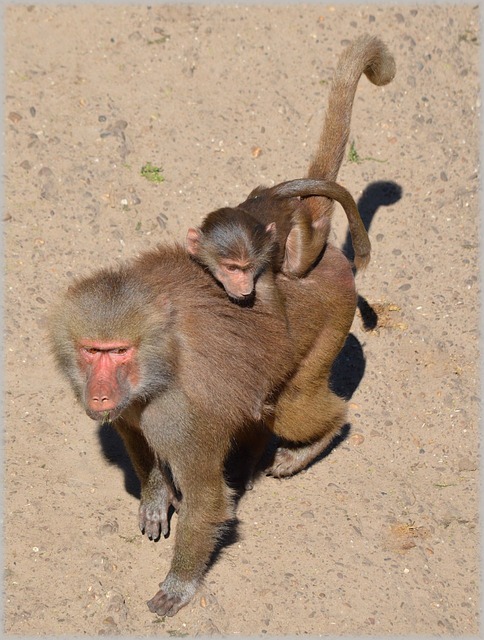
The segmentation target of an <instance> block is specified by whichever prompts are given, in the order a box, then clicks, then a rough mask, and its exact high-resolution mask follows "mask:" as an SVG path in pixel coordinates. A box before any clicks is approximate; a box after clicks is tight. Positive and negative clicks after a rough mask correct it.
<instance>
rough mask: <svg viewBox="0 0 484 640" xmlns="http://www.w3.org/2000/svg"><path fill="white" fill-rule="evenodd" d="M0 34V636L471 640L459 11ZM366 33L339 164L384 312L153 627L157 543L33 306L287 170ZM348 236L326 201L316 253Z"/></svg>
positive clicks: (197, 14)
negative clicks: (0, 606)
mask: <svg viewBox="0 0 484 640" xmlns="http://www.w3.org/2000/svg"><path fill="white" fill-rule="evenodd" d="M5 31H6V62H5V78H6V102H5V132H6V167H5V174H6V177H5V192H6V194H5V202H6V206H5V210H4V232H5V238H6V243H5V255H6V259H5V266H6V277H5V309H6V313H5V330H6V342H5V371H6V374H5V399H4V411H5V461H6V470H5V476H4V480H5V502H4V518H5V528H4V531H5V586H4V594H5V595H4V633H5V634H20V635H32V634H34V635H74V634H80V635H91V636H94V635H98V634H110V635H117V634H121V635H134V636H149V635H155V634H156V635H159V636H186V635H187V636H194V635H197V634H198V635H206V634H214V633H221V634H224V635H227V636H232V635H249V634H256V635H260V634H267V635H282V634H289V635H302V634H310V635H319V634H331V635H342V634H352V635H365V634H384V635H390V634H411V633H416V634H428V635H464V634H466V635H475V634H477V633H478V610H479V532H478V496H477V493H478V479H479V472H478V465H479V462H478V441H479V440H478V414H479V411H478V403H479V398H478V395H479V386H478V358H479V355H478V346H479V340H478V301H479V278H478V255H479V254H478V200H479V198H478V186H479V180H478V125H479V121H478V114H479V110H480V101H479V73H478V56H479V42H478V38H479V31H478V9H477V7H473V6H471V5H459V6H458V7H453V6H412V5H402V6H399V7H387V6H376V5H354V6H349V7H346V8H344V7H331V6H323V5H321V6H318V5H304V4H300V5H293V6H290V7H287V8H284V7H274V6H265V7H263V6H262V7H249V8H244V7H236V6H230V7H203V6H196V7H189V6H163V5H153V6H152V7H148V6H118V7H104V6H100V5H98V6H96V5H87V6H79V7H77V8H76V7H73V6H67V7H62V8H60V7H55V6H40V5H39V6H35V5H33V6H12V7H10V8H8V9H6V10H5ZM363 32H369V33H371V34H376V35H379V36H381V37H382V38H383V39H384V40H385V41H386V42H387V43H388V44H389V45H390V48H391V50H392V51H393V53H394V55H395V57H396V61H397V67H398V72H397V76H396V78H395V80H394V82H393V83H392V84H391V85H389V86H388V87H385V88H376V87H374V86H372V85H370V83H369V82H367V81H366V79H363V80H362V81H361V83H360V86H359V88H358V93H357V98H356V102H355V107H354V112H353V122H352V140H354V149H355V150H356V152H357V154H358V156H359V159H360V161H359V162H355V161H353V162H351V161H350V160H349V159H347V160H345V163H344V165H343V167H342V170H341V172H340V180H341V182H342V183H343V184H344V185H345V186H347V187H348V188H349V189H350V190H351V191H352V192H353V194H354V195H355V198H358V199H359V204H360V209H361V211H362V215H363V217H364V219H365V221H366V223H367V224H368V225H369V231H370V236H371V239H372V243H373V258H372V262H371V264H370V266H369V268H368V269H367V271H366V273H364V274H362V275H359V276H358V287H359V291H360V294H361V296H363V298H364V299H365V300H366V301H367V303H368V304H369V305H370V306H371V307H372V308H373V309H374V311H376V313H377V314H378V326H377V328H376V329H374V330H373V331H365V330H364V327H363V324H362V319H361V317H359V316H357V317H356V318H355V322H354V325H353V328H352V332H351V335H350V337H349V339H348V343H347V346H346V349H345V352H344V354H343V356H342V358H341V359H340V361H339V363H338V377H339V379H340V380H344V381H346V382H345V384H346V388H348V385H350V386H351V394H352V397H351V399H350V420H349V423H350V424H349V428H348V433H347V438H346V439H345V440H344V441H343V442H342V443H341V444H340V445H339V446H337V447H336V448H335V449H334V450H333V451H332V453H331V454H330V455H329V456H327V457H326V458H325V459H323V460H321V461H320V462H319V463H317V464H315V465H314V466H312V467H311V468H310V469H309V470H308V471H307V472H305V473H302V474H300V475H298V476H296V477H294V478H292V479H289V480H285V481H278V480H275V479H272V478H269V477H264V478H262V479H261V480H260V481H259V482H258V483H257V484H256V486H255V488H254V490H253V491H252V492H249V493H247V494H246V495H245V496H244V497H243V499H242V501H241V502H240V504H239V507H238V518H239V519H240V524H239V527H238V533H239V539H238V540H237V541H236V542H235V543H234V544H232V545H230V546H228V547H227V548H225V550H224V551H223V553H222V554H221V555H220V557H219V559H218V561H217V562H216V564H215V565H214V566H213V568H212V569H211V570H210V572H209V573H208V575H207V577H206V581H205V584H204V586H203V588H202V589H201V590H200V591H199V592H198V593H197V595H196V597H195V598H194V600H193V601H192V602H191V603H190V604H189V605H188V606H187V607H186V608H184V609H183V610H181V611H180V613H179V614H178V615H177V616H176V617H175V618H169V619H161V618H159V617H157V616H155V615H153V614H151V613H150V612H149V611H148V609H147V607H146V604H145V603H146V600H148V599H149V598H150V597H151V596H152V595H153V594H154V592H155V591H156V589H157V585H158V583H159V582H160V580H161V579H162V578H163V577H164V575H165V573H166V571H167V568H168V566H169V562H170V559H171V556H172V550H173V537H170V538H169V539H167V540H162V541H160V542H158V543H152V542H150V541H149V540H148V539H146V538H144V537H142V536H141V535H140V534H139V531H138V528H137V508H138V495H137V485H136V482H135V481H134V480H133V474H132V471H131V470H130V468H129V465H127V462H126V457H125V454H124V453H123V450H122V447H121V446H120V444H119V441H117V440H116V438H115V437H114V435H113V433H112V432H111V431H110V430H109V429H105V428H103V429H100V428H99V427H96V425H95V424H94V423H93V422H92V421H91V420H90V419H89V418H88V417H87V416H86V415H85V414H84V413H83V411H82V409H81V408H80V407H78V406H77V405H76V403H75V402H74V399H73V396H72V393H71V391H70V389H69V388H67V385H66V383H65V382H64V381H63V380H62V379H61V377H60V376H59V375H58V374H57V372H56V371H55V369H54V366H53V363H52V359H51V357H50V356H49V354H48V349H47V346H46V336H45V329H46V320H45V319H46V313H47V310H48V308H49V306H50V305H51V304H52V302H53V301H54V299H55V297H56V294H57V293H58V292H59V291H61V290H64V289H65V288H66V286H67V285H68V283H69V280H70V278H71V277H72V276H73V275H81V274H87V273H89V272H90V270H91V269H93V268H95V267H99V266H101V265H108V264H115V263H117V262H118V261H119V260H120V259H124V258H129V257H131V256H134V255H135V254H137V253H138V252H140V251H143V250H144V249H146V248H147V247H151V246H154V245H155V244H156V243H158V242H171V241H173V240H177V239H178V240H181V239H182V238H183V237H184V234H185V230H186V228H187V227H188V226H189V224H193V223H197V222H198V221H199V220H200V218H201V217H202V216H203V215H204V214H205V213H207V212H208V211H210V210H212V209H214V208H218V207H220V206H223V205H229V204H231V205H234V204H236V203H238V202H240V201H241V200H243V199H244V198H245V197H246V195H247V194H248V192H249V191H250V190H251V189H252V188H253V187H255V186H256V185H258V184H261V183H263V184H273V183H275V182H279V181H281V180H285V179H290V178H296V177H300V176H302V175H304V172H305V170H306V167H307V165H308V161H309V158H310V156H311V154H312V152H313V150H314V149H315V145H316V140H317V137H318V135H319V131H320V127H321V123H322V119H323V114H324V109H325V106H326V99H327V95H328V88H329V81H330V78H331V75H332V71H333V69H334V66H335V63H336V60H337V58H338V55H339V54H340V52H341V51H342V49H343V48H344V46H345V44H346V43H347V42H348V41H349V40H350V39H352V38H353V37H354V36H356V35H358V34H360V33H363ZM354 159H355V158H354V157H353V160H354ZM147 162H150V163H152V165H154V166H157V167H160V168H161V172H162V175H163V177H164V181H163V182H151V181H149V180H148V179H147V178H146V177H145V176H143V175H142V173H141V168H142V167H143V166H144V165H145V164H146V163H147ZM345 234H346V226H345V220H344V215H343V214H342V213H341V211H340V212H339V213H336V214H335V225H334V239H333V242H334V243H335V244H337V245H338V246H343V245H344V244H345ZM175 520H176V518H175Z"/></svg>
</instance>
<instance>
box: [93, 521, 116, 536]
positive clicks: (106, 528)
mask: <svg viewBox="0 0 484 640" xmlns="http://www.w3.org/2000/svg"><path fill="white" fill-rule="evenodd" d="M118 530H119V524H118V523H117V521H116V520H112V521H108V522H105V523H104V524H102V525H101V526H100V527H99V528H98V534H99V536H100V537H101V538H102V537H103V536H106V535H110V534H112V533H117V532H118Z"/></svg>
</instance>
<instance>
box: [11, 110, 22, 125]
mask: <svg viewBox="0 0 484 640" xmlns="http://www.w3.org/2000/svg"><path fill="white" fill-rule="evenodd" d="M8 119H9V120H10V121H11V122H13V123H14V124H17V123H18V122H20V120H22V116H21V115H20V113H17V112H16V111H11V112H10V113H9V114H8Z"/></svg>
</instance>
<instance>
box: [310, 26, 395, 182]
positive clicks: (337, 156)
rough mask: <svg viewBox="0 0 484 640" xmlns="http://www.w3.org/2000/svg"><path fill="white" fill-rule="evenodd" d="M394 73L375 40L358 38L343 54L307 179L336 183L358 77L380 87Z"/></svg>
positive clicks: (387, 54)
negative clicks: (364, 76)
mask: <svg viewBox="0 0 484 640" xmlns="http://www.w3.org/2000/svg"><path fill="white" fill-rule="evenodd" d="M395 70H396V67H395V60H394V58H393V56H392V54H391V53H390V52H389V51H388V49H387V47H386V45H385V44H384V43H383V42H382V41H381V40H380V39H379V38H377V37H373V36H370V35H368V34H364V35H362V36H359V37H358V38H356V39H355V40H354V41H353V42H352V43H351V44H350V45H349V46H348V47H347V48H346V49H345V50H344V51H343V53H342V54H341V56H340V58H339V60H338V64H337V67H336V70H335V72H334V76H333V82H332V85H331V90H330V94H329V99H328V108H327V110H326V117H325V120H324V126H323V131H322V134H321V137H320V140H319V148H318V151H317V153H316V155H315V157H314V158H313V160H312V162H311V164H310V166H309V170H308V178H315V179H326V180H336V177H337V175H338V171H339V169H340V167H341V164H342V162H343V158H344V153H345V149H346V145H347V143H348V138H349V134H350V123H351V112H352V109H353V101H354V98H355V93H356V87H357V86H358V82H359V80H360V77H361V75H362V74H363V73H364V74H365V75H366V76H367V78H368V80H370V82H372V83H373V84H375V85H378V86H381V85H385V84H388V83H389V82H391V80H392V79H393V77H394V76H395Z"/></svg>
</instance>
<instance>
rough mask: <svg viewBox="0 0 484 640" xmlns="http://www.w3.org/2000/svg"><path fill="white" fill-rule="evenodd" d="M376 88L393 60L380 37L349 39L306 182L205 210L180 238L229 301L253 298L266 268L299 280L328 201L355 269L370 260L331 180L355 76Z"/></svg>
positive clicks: (323, 235) (311, 260)
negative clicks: (339, 210) (338, 211)
mask: <svg viewBox="0 0 484 640" xmlns="http://www.w3.org/2000/svg"><path fill="white" fill-rule="evenodd" d="M363 73H365V75H366V76H367V77H368V79H369V80H370V81H371V82H372V83H373V84H376V85H385V84H388V83H389V82H390V81H391V80H392V79H393V77H394V75H395V61H394V59H393V57H392V56H391V54H390V53H389V52H388V49H387V48H386V46H385V45H384V43H383V42H381V40H379V39H378V38H375V37H371V36H369V35H363V36H360V37H359V38H356V39H355V41H354V42H353V43H352V44H351V45H350V46H349V47H347V49H345V50H344V51H343V53H342V54H341V56H340V59H339V61H338V65H337V67H336V70H335V73H334V77H333V82H332V86H331V91H330V94H329V100H328V109H327V112H326V117H325V121H324V126H323V131H322V134H321V137H320V141H319V147H318V150H317V153H316V155H315V157H314V159H313V160H312V162H311V164H310V166H309V169H308V178H309V180H304V179H301V180H294V181H290V182H284V183H281V184H279V185H276V186H275V187H272V188H265V187H257V188H256V189H254V190H253V191H252V192H251V194H250V195H249V197H248V198H247V200H245V201H244V202H242V203H241V204H240V205H238V206H237V207H235V208H229V207H226V208H224V209H218V210H216V211H213V212H212V213H209V214H208V215H207V216H206V217H205V219H204V220H203V222H202V225H201V226H200V227H199V228H198V229H194V228H191V229H189V231H188V234H187V241H186V245H187V249H188V251H189V252H190V253H191V255H193V256H194V257H195V258H196V259H197V260H198V261H199V262H200V263H201V264H202V265H204V266H205V267H206V268H208V270H209V271H210V272H211V273H212V275H213V276H214V277H215V278H216V280H218V281H219V282H220V283H221V284H222V285H223V286H224V288H225V290H226V291H227V293H228V294H229V296H231V297H232V298H234V299H236V300H240V299H244V297H247V296H249V295H253V292H254V287H255V286H256V282H257V278H258V277H260V275H261V274H262V273H264V272H265V271H266V270H267V269H269V268H272V269H273V270H274V271H276V272H277V271H282V272H283V273H284V274H285V275H288V276H296V277H303V276H305V275H306V274H307V273H308V271H309V270H310V269H311V267H312V266H313V265H314V264H315V262H316V260H317V259H318V257H319V255H320V254H321V251H322V250H323V248H324V246H325V245H326V242H327V240H328V236H329V232H330V225H331V215H332V211H333V203H334V201H335V200H336V201H338V202H340V203H341V204H342V205H343V207H344V209H345V212H346V215H347V217H348V222H349V227H350V233H351V237H352V241H353V248H354V253H355V259H354V262H355V267H356V268H357V269H363V268H364V267H366V266H367V264H368V262H369V260H370V250H371V246H370V241H369V239H368V234H367V232H366V229H365V227H364V225H363V223H362V221H361V218H360V215H359V212H358V209H357V207H356V204H355V202H354V200H353V198H352V197H351V195H350V194H349V193H348V191H346V190H345V189H343V187H341V186H340V185H338V184H337V183H335V182H334V180H336V177H337V175H338V171H339V169H340V167H341V164H342V162H343V157H344V152H345V149H346V145H347V143H348V137H349V132H350V122H351V113H352V108H353V101H354V97H355V93H356V88H357V85H358V82H359V79H360V77H361V75H362V74H363Z"/></svg>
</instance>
